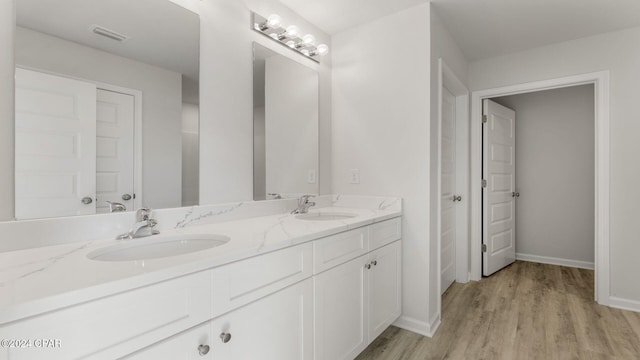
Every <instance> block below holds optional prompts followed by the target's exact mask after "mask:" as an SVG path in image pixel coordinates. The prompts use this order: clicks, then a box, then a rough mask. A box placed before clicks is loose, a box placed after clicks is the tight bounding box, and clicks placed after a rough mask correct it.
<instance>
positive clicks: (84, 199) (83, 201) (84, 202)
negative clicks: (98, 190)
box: [80, 196, 93, 205]
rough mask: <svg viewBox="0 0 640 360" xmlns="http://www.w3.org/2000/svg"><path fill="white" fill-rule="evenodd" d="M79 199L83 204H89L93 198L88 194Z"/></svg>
mask: <svg viewBox="0 0 640 360" xmlns="http://www.w3.org/2000/svg"><path fill="white" fill-rule="evenodd" d="M80 201H82V203H83V204H85V205H89V204H91V203H92V202H93V199H92V198H91V197H89V196H85V197H83V198H82V200H80Z"/></svg>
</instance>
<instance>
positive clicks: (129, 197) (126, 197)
mask: <svg viewBox="0 0 640 360" xmlns="http://www.w3.org/2000/svg"><path fill="white" fill-rule="evenodd" d="M131 197H132V196H131V195H129V194H124V195H122V200H124V201H129V200H131Z"/></svg>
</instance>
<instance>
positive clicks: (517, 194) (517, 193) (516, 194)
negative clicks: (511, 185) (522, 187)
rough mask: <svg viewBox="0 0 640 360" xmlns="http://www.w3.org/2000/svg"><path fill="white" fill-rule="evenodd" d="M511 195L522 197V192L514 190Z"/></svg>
mask: <svg viewBox="0 0 640 360" xmlns="http://www.w3.org/2000/svg"><path fill="white" fill-rule="evenodd" d="M511 197H514V198H515V197H520V193H519V192H515V191H514V192H512V193H511Z"/></svg>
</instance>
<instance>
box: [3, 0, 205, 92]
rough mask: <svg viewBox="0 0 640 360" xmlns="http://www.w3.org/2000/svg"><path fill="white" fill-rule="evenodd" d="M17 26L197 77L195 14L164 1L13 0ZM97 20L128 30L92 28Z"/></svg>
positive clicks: (198, 20) (197, 52)
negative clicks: (117, 37) (120, 38)
mask: <svg viewBox="0 0 640 360" xmlns="http://www.w3.org/2000/svg"><path fill="white" fill-rule="evenodd" d="M16 6H17V11H16V22H17V25H18V26H22V27H26V28H29V29H32V30H36V31H39V32H43V33H47V34H50V35H53V36H56V37H59V38H62V39H66V40H69V41H73V42H76V43H79V44H82V45H86V46H90V47H93V48H96V49H99V50H103V51H106V52H110V53H113V54H116V55H119V56H123V57H127V58H131V59H134V60H138V61H141V62H144V63H147V64H151V65H154V66H158V67H162V68H165V69H168V70H171V71H175V72H178V73H181V74H183V75H184V76H185V77H187V78H189V79H191V80H192V81H196V82H197V81H198V78H199V76H198V69H199V67H198V64H199V56H198V54H199V49H200V18H199V16H198V15H197V14H195V13H193V12H191V11H188V10H186V9H185V8H183V7H181V6H179V5H176V4H174V3H172V2H170V1H158V0H135V1H132V0H109V1H104V0H64V1H61V0H19V1H17V2H16ZM95 24H97V25H100V26H103V27H106V28H108V29H110V30H115V31H116V32H118V33H121V34H124V35H127V36H130V39H129V40H127V41H124V42H122V43H120V42H117V41H114V40H111V39H108V38H105V37H102V36H99V35H96V34H94V33H93V32H92V31H90V30H89V28H90V27H91V26H92V25H95Z"/></svg>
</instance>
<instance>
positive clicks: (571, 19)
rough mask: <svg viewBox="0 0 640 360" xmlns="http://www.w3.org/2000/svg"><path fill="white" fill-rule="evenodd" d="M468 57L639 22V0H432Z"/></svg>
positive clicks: (500, 53) (626, 26)
mask: <svg viewBox="0 0 640 360" xmlns="http://www.w3.org/2000/svg"><path fill="white" fill-rule="evenodd" d="M431 3H432V4H433V9H434V10H435V12H436V13H437V14H438V15H439V16H440V17H441V18H442V20H443V23H444V24H445V26H446V27H447V29H448V30H449V32H451V35H452V36H453V37H454V38H455V39H456V41H457V42H458V45H459V46H460V48H461V49H462V51H463V52H464V54H465V56H466V57H467V59H468V60H478V59H483V58H489V57H493V56H498V55H503V54H507V53H513V52H518V51H523V50H526V49H530V48H534V47H539V46H543V45H548V44H552V43H558V42H563V41H568V40H573V39H578V38H581V37H586V36H591V35H595V34H599V33H604V32H610V31H616V30H621V29H625V28H630V27H635V26H640V1H638V0H432V1H431Z"/></svg>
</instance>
